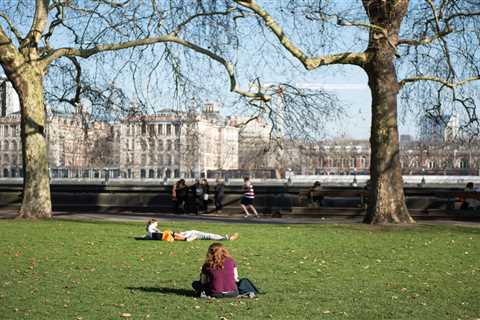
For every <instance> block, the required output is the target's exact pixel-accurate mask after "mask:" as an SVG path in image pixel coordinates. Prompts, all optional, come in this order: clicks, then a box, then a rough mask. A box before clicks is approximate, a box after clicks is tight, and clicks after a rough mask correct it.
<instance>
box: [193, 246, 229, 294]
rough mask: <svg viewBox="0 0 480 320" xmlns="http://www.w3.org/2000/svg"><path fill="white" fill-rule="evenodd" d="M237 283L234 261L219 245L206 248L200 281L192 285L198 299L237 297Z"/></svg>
mask: <svg viewBox="0 0 480 320" xmlns="http://www.w3.org/2000/svg"><path fill="white" fill-rule="evenodd" d="M237 281H238V271H237V264H236V262H235V260H233V258H232V257H231V256H230V254H229V253H228V251H227V249H226V248H225V247H224V246H223V245H222V244H221V243H218V242H216V243H212V244H211V245H210V246H209V247H208V251H207V259H206V260H205V263H204V264H203V266H202V271H201V273H200V281H194V282H193V283H192V287H193V289H194V290H195V292H197V294H198V295H199V296H200V297H207V296H210V297H215V298H227V297H237V296H238V288H237Z"/></svg>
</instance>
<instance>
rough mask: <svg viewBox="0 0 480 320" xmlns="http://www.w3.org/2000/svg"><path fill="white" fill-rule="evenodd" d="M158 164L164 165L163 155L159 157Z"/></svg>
mask: <svg viewBox="0 0 480 320" xmlns="http://www.w3.org/2000/svg"><path fill="white" fill-rule="evenodd" d="M158 164H159V165H161V166H162V165H163V154H160V155H158Z"/></svg>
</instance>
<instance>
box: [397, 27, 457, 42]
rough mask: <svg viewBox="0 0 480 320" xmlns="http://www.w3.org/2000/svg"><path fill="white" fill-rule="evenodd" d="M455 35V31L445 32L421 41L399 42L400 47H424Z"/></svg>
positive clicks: (405, 40)
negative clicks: (452, 34)
mask: <svg viewBox="0 0 480 320" xmlns="http://www.w3.org/2000/svg"><path fill="white" fill-rule="evenodd" d="M451 33H454V31H453V30H445V31H441V32H439V33H436V34H435V35H434V36H433V37H425V38H422V39H419V40H416V39H400V40H398V45H408V46H424V45H429V44H432V43H433V42H435V41H436V40H438V39H440V38H443V37H446V36H447V35H449V34H451Z"/></svg>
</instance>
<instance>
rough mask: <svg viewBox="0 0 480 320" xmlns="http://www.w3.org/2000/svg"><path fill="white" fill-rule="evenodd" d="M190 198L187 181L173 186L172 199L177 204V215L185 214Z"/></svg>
mask: <svg viewBox="0 0 480 320" xmlns="http://www.w3.org/2000/svg"><path fill="white" fill-rule="evenodd" d="M187 197H188V186H187V184H186V183H185V179H180V180H178V182H177V183H176V184H175V185H174V186H173V191H172V198H173V201H174V202H175V213H185V206H186V203H187Z"/></svg>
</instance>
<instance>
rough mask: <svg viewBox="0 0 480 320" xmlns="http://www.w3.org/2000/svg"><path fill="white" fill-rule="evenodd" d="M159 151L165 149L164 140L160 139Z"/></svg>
mask: <svg viewBox="0 0 480 320" xmlns="http://www.w3.org/2000/svg"><path fill="white" fill-rule="evenodd" d="M158 151H163V141H162V140H159V141H158Z"/></svg>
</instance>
